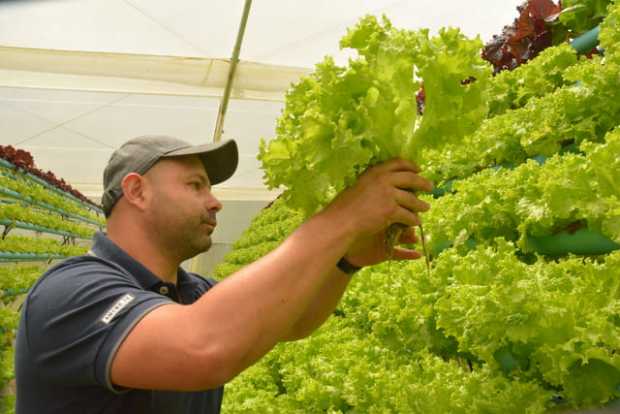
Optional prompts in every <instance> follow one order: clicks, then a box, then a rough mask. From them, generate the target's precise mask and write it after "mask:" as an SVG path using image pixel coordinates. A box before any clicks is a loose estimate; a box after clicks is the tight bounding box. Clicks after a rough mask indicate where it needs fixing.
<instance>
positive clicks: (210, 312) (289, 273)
mask: <svg viewBox="0 0 620 414" xmlns="http://www.w3.org/2000/svg"><path fill="white" fill-rule="evenodd" d="M333 223H340V225H341V226H342V228H334V224H333ZM327 230H329V231H327ZM350 233H351V231H350V229H348V228H346V224H345V223H344V222H342V221H340V222H339V221H338V220H334V217H328V216H326V215H325V214H319V215H317V216H315V217H313V218H312V219H310V220H309V221H308V222H306V223H305V224H303V225H302V226H301V227H300V228H299V229H298V230H297V231H295V232H294V233H293V234H292V235H291V236H290V237H289V238H288V239H286V240H285V241H284V243H283V244H282V245H281V246H280V247H278V248H277V249H275V250H274V251H273V252H271V253H270V254H268V255H267V256H265V257H264V258H262V259H260V260H258V261H257V262H255V263H253V264H251V265H249V266H247V267H245V268H243V269H242V270H240V271H239V272H237V273H236V274H234V275H233V276H231V277H230V278H228V279H226V280H225V281H223V282H222V283H220V284H218V285H217V286H216V287H215V288H214V289H212V290H211V291H210V292H209V293H208V294H206V295H205V296H204V297H203V298H201V299H200V300H199V301H198V302H196V303H195V304H194V305H191V306H192V307H193V308H194V310H193V311H192V314H193V315H196V316H195V317H196V318H197V319H198V320H200V321H201V322H200V324H201V325H200V324H199V325H196V326H203V327H204V329H201V330H200V331H198V332H196V335H198V336H199V337H198V338H196V341H197V342H198V343H202V344H205V345H206V346H207V347H208V348H209V349H210V351H209V352H210V353H212V354H213V359H214V360H216V361H217V365H218V367H222V368H221V369H222V370H224V371H225V374H224V375H223V376H224V380H228V379H230V378H232V377H234V376H235V375H236V374H237V373H239V372H241V371H242V370H243V369H245V368H246V367H248V366H249V365H251V364H252V363H254V362H255V361H256V360H258V359H259V358H260V357H262V356H263V355H264V354H265V353H267V352H268V351H269V350H270V349H271V348H273V346H275V345H276V344H277V343H278V342H279V341H280V340H282V338H284V337H285V336H286V335H287V334H289V333H291V332H293V330H294V327H295V325H296V324H297V323H299V321H300V320H302V319H304V316H305V314H306V313H307V311H308V310H309V309H311V307H312V305H313V304H314V303H315V301H316V299H317V298H319V297H322V296H323V295H322V293H323V292H324V291H325V290H327V289H328V288H329V285H330V284H331V283H333V280H332V279H333V278H334V272H335V270H334V269H335V263H336V262H337V261H338V259H339V258H340V257H342V256H343V255H344V254H345V252H346V250H347V248H348V246H349V244H350V243H351V240H352V236H351V234H350ZM345 287H346V283H344V284H343V283H342V281H341V282H340V286H339V287H338V288H337V291H336V292H335V295H333V296H332V297H330V298H329V299H328V300H327V303H326V304H325V305H324V306H323V310H322V313H321V314H320V315H317V316H320V318H322V319H323V320H324V319H325V318H326V317H327V316H328V315H324V313H325V312H327V313H328V314H329V310H328V309H329V308H330V307H332V309H333V306H335V303H337V301H338V299H339V297H340V296H341V295H342V291H343V290H344V288H345ZM338 291H339V292H338ZM210 321H217V322H215V323H214V322H210ZM321 322H322V321H321ZM315 323H316V321H315ZM229 377H230V378H229Z"/></svg>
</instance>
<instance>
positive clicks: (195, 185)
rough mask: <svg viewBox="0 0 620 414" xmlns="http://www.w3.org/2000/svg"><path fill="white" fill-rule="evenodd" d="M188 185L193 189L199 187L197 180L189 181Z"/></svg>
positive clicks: (198, 188)
mask: <svg viewBox="0 0 620 414" xmlns="http://www.w3.org/2000/svg"><path fill="white" fill-rule="evenodd" d="M189 185H191V186H192V188H193V189H194V190H200V188H201V185H200V183H199V182H197V181H195V182H192V183H189Z"/></svg>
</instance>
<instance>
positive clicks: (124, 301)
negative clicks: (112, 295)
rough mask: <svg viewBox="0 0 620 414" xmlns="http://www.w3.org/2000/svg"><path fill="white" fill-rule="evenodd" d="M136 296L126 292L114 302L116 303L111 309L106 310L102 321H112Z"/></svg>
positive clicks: (107, 322)
mask: <svg viewBox="0 0 620 414" xmlns="http://www.w3.org/2000/svg"><path fill="white" fill-rule="evenodd" d="M135 298H136V297H135V296H134V295H132V294H130V293H126V294H125V295H123V296H122V297H121V298H120V299H119V300H117V301H116V302H115V303H114V305H112V306H111V307H110V309H108V310H107V311H106V313H105V314H104V315H103V317H102V318H101V322H103V323H105V324H109V323H110V322H112V319H114V317H115V316H116V315H118V313H119V312H120V311H122V310H123V309H125V307H126V306H127V305H129V304H130V303H131V302H132V301H133V300H134V299H135Z"/></svg>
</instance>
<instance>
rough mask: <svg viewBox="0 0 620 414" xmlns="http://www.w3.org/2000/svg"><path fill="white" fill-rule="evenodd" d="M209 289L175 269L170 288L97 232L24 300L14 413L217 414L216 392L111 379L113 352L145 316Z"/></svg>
mask: <svg viewBox="0 0 620 414" xmlns="http://www.w3.org/2000/svg"><path fill="white" fill-rule="evenodd" d="M214 284H215V281H214V280H211V279H204V278H202V277H200V276H198V275H195V274H192V273H188V272H185V271H184V270H183V269H181V268H179V271H178V283H177V285H176V286H175V285H173V284H171V283H164V282H163V281H161V280H160V279H159V278H157V277H156V276H155V275H154V274H153V273H151V272H150V271H149V270H148V269H146V268H145V267H144V266H143V265H142V264H140V263H139V262H138V261H136V260H135V259H133V258H132V257H131V256H129V255H128V254H127V253H125V252H124V251H123V250H122V249H121V248H119V247H118V246H116V245H115V244H114V243H113V242H112V241H111V240H110V239H109V238H108V237H107V236H106V235H105V234H103V233H97V234H96V235H95V237H94V245H93V247H92V249H91V252H89V254H87V255H84V256H79V257H74V258H71V259H69V260H66V261H64V262H62V263H60V264H58V265H56V266H54V267H52V268H51V269H49V270H48V271H47V272H45V274H44V275H43V276H42V277H41V278H40V279H39V280H38V281H37V283H36V284H35V285H34V286H33V287H32V289H31V290H30V293H29V294H28V297H27V299H26V301H25V303H24V306H23V308H22V313H21V319H20V323H19V328H18V332H17V345H16V350H15V373H16V377H17V407H16V408H17V414H52V413H55V414H56V413H57V414H60V413H62V414H91V413H92V414H95V413H97V414H103V413H106V414H112V413H114V414H142V413H145V414H146V413H149V414H176V413H179V414H181V413H188V414H189V413H192V414H197V413H200V414H202V413H205V414H206V413H209V414H210V413H219V412H220V406H221V403H222V397H223V393H224V389H223V387H221V388H218V389H215V390H206V391H201V392H179V391H152V390H138V389H129V390H128V389H120V388H118V387H116V386H115V385H114V384H112V383H111V381H110V369H111V364H112V360H113V358H114V355H115V353H116V351H117V350H118V348H119V346H120V345H121V343H122V342H123V340H124V339H125V338H126V337H127V335H128V334H129V332H130V331H131V329H132V328H133V327H134V326H135V325H136V324H137V323H138V322H139V321H140V320H141V319H142V318H143V317H144V316H145V315H146V314H147V313H148V312H150V311H152V310H153V309H155V308H157V307H159V306H162V305H165V304H170V303H173V302H179V303H184V304H189V303H193V302H195V301H196V300H197V299H198V298H200V297H201V296H202V295H203V294H204V293H205V292H206V291H207V290H209V289H210V288H211V287H212V286H213V285H214ZM206 322H207V321H205V323H206ZM162 335H166V332H162ZM152 363H153V364H156V363H157V361H152Z"/></svg>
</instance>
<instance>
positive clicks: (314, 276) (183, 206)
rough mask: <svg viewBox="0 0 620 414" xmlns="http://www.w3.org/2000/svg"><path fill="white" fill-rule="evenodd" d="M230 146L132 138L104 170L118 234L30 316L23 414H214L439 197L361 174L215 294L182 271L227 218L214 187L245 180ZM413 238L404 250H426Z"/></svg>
mask: <svg viewBox="0 0 620 414" xmlns="http://www.w3.org/2000/svg"><path fill="white" fill-rule="evenodd" d="M237 158H238V155H237V147H236V144H235V142H234V141H227V142H224V143H221V144H211V145H204V146H196V147H194V146H191V145H189V144H187V143H186V142H184V141H181V140H178V139H175V138H171V137H165V136H146V137H139V138H136V139H133V140H130V141H129V142H127V143H126V144H125V145H123V146H122V147H121V148H120V149H118V150H117V151H116V152H115V153H114V154H113V155H112V157H111V159H110V161H109V163H108V166H107V167H106V170H105V172H104V187H105V190H104V195H103V201H102V203H103V209H104V212H105V213H106V217H107V234H104V233H98V234H97V235H96V236H95V238H94V245H93V247H92V249H91V251H90V252H89V254H87V255H84V256H80V257H77V258H72V259H69V260H67V261H65V262H63V263H61V264H59V265H57V266H55V267H53V268H52V269H50V270H49V271H48V272H46V274H44V275H43V276H42V278H41V279H40V280H39V281H38V282H37V283H36V284H35V286H34V287H33V288H32V289H31V291H30V293H29V295H28V298H27V300H26V302H25V304H24V307H23V311H22V317H21V321H20V326H19V330H18V337H17V347H16V375H17V414H35V413H36V414H46V413H63V414H72V413H76V414H77V413H80V414H88V413H123V414H137V413H151V414H153V413H162V414H163V413H166V414H171V413H217V412H219V409H220V405H221V401H222V395H223V385H224V384H225V383H226V382H228V381H230V380H231V379H232V378H233V377H235V376H236V375H237V374H239V373H240V372H241V371H243V370H244V369H245V368H247V367H248V366H250V365H252V364H253V363H255V362H256V361H257V360H258V359H260V358H261V357H262V356H263V355H265V353H267V352H268V351H269V350H271V349H272V348H273V347H274V346H275V345H276V344H277V343H278V342H280V341H288V340H295V339H299V338H304V337H306V336H307V335H309V334H310V333H311V332H312V331H314V330H315V329H316V328H317V327H319V326H320V325H321V324H322V323H323V322H324V321H325V319H326V318H327V317H328V316H329V315H330V314H331V313H332V312H333V311H334V309H335V307H336V305H337V303H338V301H339V299H340V297H341V296H342V294H343V292H344V291H345V289H346V287H347V284H348V283H349V280H350V274H348V273H352V272H353V271H354V270H355V269H356V268H357V267H362V266H367V265H371V264H375V263H379V262H381V261H384V260H388V258H390V257H393V258H396V259H416V258H418V257H420V253H419V252H417V251H413V250H408V249H404V248H398V247H397V248H395V249H394V251H393V252H388V251H387V249H386V246H385V233H386V229H387V228H388V227H389V226H390V225H391V224H392V223H402V224H405V225H406V226H414V225H417V224H419V223H420V221H419V218H418V216H417V214H416V213H417V212H420V211H425V210H427V209H428V205H427V204H426V203H424V202H422V201H420V200H419V199H418V198H417V197H416V196H415V195H414V193H413V192H412V191H418V190H424V191H430V190H431V184H430V183H429V182H428V181H426V180H425V179H423V178H422V177H420V176H419V175H417V172H418V170H417V167H415V166H414V165H412V164H410V163H408V162H405V161H402V160H393V161H390V162H387V163H384V164H381V165H379V166H377V167H374V168H371V169H369V170H368V171H367V172H366V173H364V174H363V175H362V176H361V177H360V178H359V180H358V181H357V183H356V184H355V185H354V186H352V187H351V188H349V189H347V190H346V191H344V192H342V193H341V194H340V195H339V196H338V197H337V198H336V199H335V200H334V201H333V202H332V203H331V204H330V205H329V206H327V207H326V208H325V209H324V210H323V211H321V212H320V213H318V214H317V215H315V216H314V217H312V218H310V219H309V220H307V221H306V222H305V223H304V224H303V225H301V226H300V227H299V228H298V229H297V230H296V231H295V232H294V233H293V234H292V235H290V237H288V238H287V239H286V240H285V241H284V242H283V243H282V245H280V246H279V247H278V248H277V249H275V250H274V251H273V252H271V253H270V254H268V255H267V256H265V257H264V258H262V259H260V260H258V261H256V262H255V263H253V264H251V265H249V266H246V267H245V268H243V269H242V270H240V271H238V272H237V273H235V274H234V275H232V276H231V277H229V278H227V279H226V280H224V281H223V282H221V283H218V284H217V285H215V282H214V281H213V280H210V279H203V278H201V277H200V276H198V275H194V274H190V273H187V272H185V271H184V270H183V269H181V268H180V267H179V265H180V263H181V262H182V261H184V260H186V259H188V258H190V257H193V256H195V255H196V254H198V253H201V252H203V251H206V250H208V249H209V247H210V245H211V238H210V235H211V233H212V232H213V229H214V228H215V226H216V213H217V212H218V211H219V210H220V209H221V208H222V205H221V204H220V202H219V201H218V200H217V199H216V198H215V197H214V196H213V194H212V192H211V185H212V184H216V183H219V182H222V181H224V180H226V179H228V178H229V177H230V176H231V175H232V174H233V173H234V171H235V169H236V166H237ZM415 241H416V239H415V236H414V234H413V232H412V231H411V230H408V231H406V232H404V234H403V236H402V237H401V242H415Z"/></svg>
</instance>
